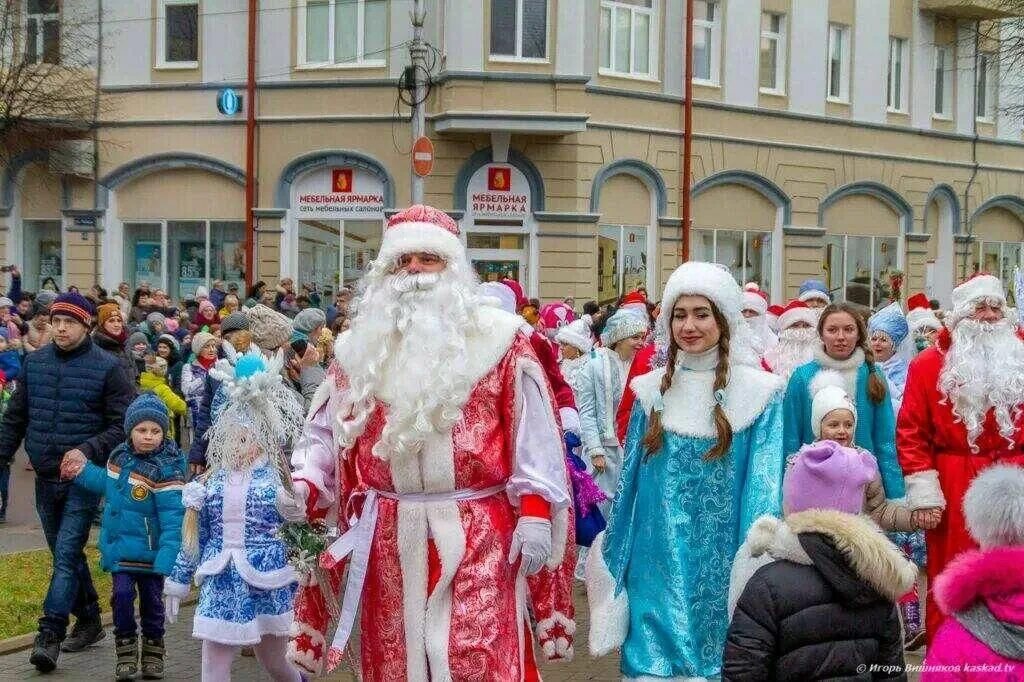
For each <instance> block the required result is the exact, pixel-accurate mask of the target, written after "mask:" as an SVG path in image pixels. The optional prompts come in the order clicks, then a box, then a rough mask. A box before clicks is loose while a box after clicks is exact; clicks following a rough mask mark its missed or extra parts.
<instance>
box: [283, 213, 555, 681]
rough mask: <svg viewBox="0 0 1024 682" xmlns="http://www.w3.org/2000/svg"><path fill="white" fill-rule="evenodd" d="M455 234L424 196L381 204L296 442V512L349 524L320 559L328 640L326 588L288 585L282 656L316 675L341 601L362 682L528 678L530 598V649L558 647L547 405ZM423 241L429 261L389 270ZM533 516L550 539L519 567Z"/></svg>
mask: <svg viewBox="0 0 1024 682" xmlns="http://www.w3.org/2000/svg"><path fill="white" fill-rule="evenodd" d="M438 228H440V229H438ZM456 234H457V227H455V225H454V223H453V222H452V221H451V220H450V219H447V216H445V215H444V214H442V213H440V212H439V211H436V210H435V209H429V208H427V207H413V208H412V209H409V211H407V212H403V213H402V214H399V215H397V216H395V218H392V220H391V222H390V223H389V227H388V229H387V230H386V231H385V238H384V241H383V243H382V246H381V253H380V255H379V256H378V259H377V260H376V261H375V262H374V264H373V265H372V266H371V268H370V271H369V272H368V274H367V276H366V277H367V281H366V282H365V283H364V284H365V288H364V291H363V293H362V294H361V296H360V298H359V300H358V302H357V311H358V313H357V315H356V317H355V318H354V320H353V323H352V329H351V332H350V333H348V334H347V335H345V336H342V337H341V338H340V339H339V341H338V343H337V347H336V354H335V357H336V360H335V362H334V363H333V364H332V366H331V368H330V371H329V373H328V380H327V382H325V384H324V386H323V387H321V390H320V392H319V393H318V394H317V396H316V397H315V398H314V401H313V406H312V409H311V413H310V417H309V420H308V423H307V428H306V432H305V435H304V437H303V439H302V440H301V441H300V443H299V444H298V447H297V448H296V450H295V455H294V457H293V465H294V466H295V468H296V471H295V472H294V474H293V478H294V480H296V481H297V482H298V481H301V482H304V483H305V484H306V485H308V486H309V489H310V495H309V499H308V509H309V510H310V512H311V514H313V515H323V514H325V513H326V512H327V511H328V510H329V509H330V508H331V507H335V508H336V509H337V510H338V518H339V525H341V530H342V531H347V532H346V533H345V534H344V535H343V536H342V539H341V540H339V541H338V544H336V545H335V546H334V548H333V549H332V550H331V551H329V552H327V553H325V555H324V556H323V557H322V560H321V565H323V566H325V567H327V568H328V574H329V576H330V577H329V579H330V580H331V582H332V586H333V587H334V588H335V589H337V590H338V591H339V592H341V593H342V594H343V598H342V604H341V617H340V622H339V633H341V634H339V635H336V636H335V637H334V640H333V642H331V641H328V640H327V638H326V637H327V629H328V626H329V620H330V617H329V614H328V612H327V608H326V603H325V600H324V595H323V592H322V588H323V587H324V586H322V585H315V584H314V585H309V586H306V587H303V588H302V589H300V592H299V594H298V596H297V598H296V605H295V614H296V623H295V627H294V630H293V638H292V644H291V648H290V652H289V658H290V660H292V661H293V662H294V663H296V664H297V665H299V666H300V667H302V668H304V669H305V670H307V671H309V672H311V673H314V674H315V673H318V672H319V671H320V670H321V668H322V667H323V666H324V664H325V663H326V666H327V668H328V669H331V668H333V667H334V666H336V665H337V664H338V663H339V662H340V660H341V659H342V657H343V655H344V653H345V644H346V640H347V636H346V635H347V634H348V629H349V628H351V627H354V621H355V620H356V619H357V611H358V612H359V613H358V621H359V630H360V633H359V652H358V654H357V656H356V659H357V660H356V661H353V663H354V664H356V665H358V666H359V667H360V668H361V672H362V675H363V678H364V679H366V680H368V681H369V680H389V681H390V680H414V681H416V680H423V681H426V680H442V679H450V680H469V679H488V680H531V679H539V676H538V673H537V670H536V665H535V662H534V657H533V637H532V635H533V633H532V632H531V628H530V625H529V613H528V608H529V609H532V612H533V614H534V617H535V618H536V620H537V625H536V634H537V637H538V639H539V640H540V644H541V650H542V651H543V652H544V654H545V655H546V656H547V657H548V658H559V657H566V658H567V657H570V656H571V655H572V635H573V633H574V630H575V623H574V620H573V607H572V592H571V579H572V569H573V567H574V565H575V552H574V546H573V544H572V540H571V538H572V537H573V531H572V529H571V527H569V526H570V523H569V521H570V520H571V518H572V515H571V514H570V513H568V512H569V509H570V504H571V500H570V496H569V487H568V480H567V474H566V470H565V463H564V453H563V448H562V440H561V432H560V429H559V424H558V417H557V408H556V406H555V402H554V398H553V396H552V392H551V388H550V386H549V384H548V381H547V379H546V377H545V373H544V370H543V368H542V367H541V364H540V362H539V361H538V359H537V356H536V354H535V352H534V350H533V348H532V347H531V344H530V339H529V338H528V337H527V336H526V335H525V334H524V333H523V332H522V330H521V327H522V319H521V318H519V317H517V316H515V315H510V314H508V313H505V312H504V311H501V310H498V309H496V308H493V307H489V306H484V305H480V304H479V302H478V301H477V299H476V295H475V292H474V291H473V289H474V288H475V287H474V283H473V279H472V275H471V270H470V268H469V265H468V263H467V261H466V258H465V251H464V249H463V247H462V246H461V244H460V243H459V241H458V239H457V237H455V235H456ZM424 251H425V252H430V253H436V254H438V255H441V256H442V257H443V258H444V259H445V261H446V264H447V267H446V268H445V270H444V272H442V273H438V274H436V276H426V277H424V276H422V275H415V276H411V277H406V276H405V275H403V272H402V271H399V272H398V273H395V272H393V263H394V262H395V260H396V259H397V256H398V255H401V254H402V253H410V252H424ZM360 306H361V307H360ZM378 306H383V307H384V308H385V310H381V311H376V310H375V308H376V307H378ZM366 311H370V312H369V314H365V315H364V314H363V313H365V312H366ZM374 312H377V313H379V314H374ZM427 312H433V313H435V314H425V313H427ZM389 325H393V326H389ZM416 325H424V326H423V327H422V328H416ZM432 325H433V326H432ZM375 337H379V339H380V343H377V344H374V343H367V341H368V340H372V339H373V338H375ZM431 401H433V402H431ZM424 405H426V407H424ZM433 408H436V409H433ZM545 519H550V520H551V523H550V525H549V526H547V528H548V530H546V531H545V532H546V533H547V534H548V535H547V537H548V539H549V540H550V546H551V551H550V554H549V555H548V557H547V562H546V565H545V567H544V568H543V569H542V570H540V571H539V572H537V573H536V574H534V575H532V576H529V577H527V576H526V575H524V571H523V570H521V562H520V560H519V559H516V558H515V549H514V544H515V543H516V542H517V541H518V540H517V538H519V537H521V536H520V528H521V527H522V526H524V525H526V526H529V525H533V526H534V527H535V528H536V527H538V526H539V527H541V528H544V527H545V524H546V521H545ZM510 556H512V557H513V560H512V561H510ZM526 562H527V552H526V549H525V544H524V549H523V558H522V563H523V564H524V565H525V563H526ZM346 568H347V569H348V571H347V574H345V573H344V571H345V569H346ZM359 601H361V605H360V604H359V603H358V602H359ZM357 607H359V608H357Z"/></svg>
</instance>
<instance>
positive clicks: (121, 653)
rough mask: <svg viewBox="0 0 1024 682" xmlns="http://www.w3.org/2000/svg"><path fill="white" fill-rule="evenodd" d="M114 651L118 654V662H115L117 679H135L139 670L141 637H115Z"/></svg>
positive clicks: (115, 677)
mask: <svg viewBox="0 0 1024 682" xmlns="http://www.w3.org/2000/svg"><path fill="white" fill-rule="evenodd" d="M114 653H115V654H117V662H116V663H114V679H115V680H134V679H135V674H136V673H137V672H139V638H138V637H136V636H135V635H132V636H131V637H115V638H114Z"/></svg>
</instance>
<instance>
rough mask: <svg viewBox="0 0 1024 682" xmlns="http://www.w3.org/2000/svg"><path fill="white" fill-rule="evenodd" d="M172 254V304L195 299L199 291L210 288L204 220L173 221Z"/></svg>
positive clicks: (169, 232) (170, 229)
mask: <svg viewBox="0 0 1024 682" xmlns="http://www.w3.org/2000/svg"><path fill="white" fill-rule="evenodd" d="M167 240H168V246H169V247H170V248H169V251H170V271H169V272H168V276H169V280H170V281H168V285H169V291H168V292H167V293H168V295H169V296H170V297H171V300H173V301H178V300H182V299H186V298H192V297H193V296H195V295H196V289H197V288H198V287H200V286H206V285H207V284H208V282H207V279H206V272H207V269H206V266H207V262H208V260H209V251H208V245H207V243H206V222H205V221H203V220H170V221H168V222H167Z"/></svg>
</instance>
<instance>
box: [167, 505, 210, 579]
mask: <svg viewBox="0 0 1024 682" xmlns="http://www.w3.org/2000/svg"><path fill="white" fill-rule="evenodd" d="M208 525H209V514H208V513H207V511H206V507H203V508H202V509H200V510H199V547H198V548H197V550H196V553H195V556H193V555H191V554H190V553H189V552H187V551H185V548H184V547H182V548H181V549H179V550H178V557H177V559H175V561H174V566H173V568H171V572H170V573H169V574H168V575H167V582H166V584H165V587H164V592H166V593H168V594H177V596H187V595H188V591H189V589H190V588H191V585H192V579H193V578H194V577H195V574H196V568H198V567H199V558H200V557H201V556H203V546H204V545H205V544H206V542H207V539H208V537H209V533H208V531H207V528H208ZM181 592H184V594H181Z"/></svg>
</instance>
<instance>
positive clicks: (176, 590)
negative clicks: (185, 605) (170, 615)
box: [164, 579, 191, 599]
mask: <svg viewBox="0 0 1024 682" xmlns="http://www.w3.org/2000/svg"><path fill="white" fill-rule="evenodd" d="M190 591H191V588H190V587H189V586H188V585H182V584H181V583H176V582H174V581H173V580H169V579H168V580H165V581H164V594H166V595H169V596H171V597H178V598H179V599H185V598H186V597H188V594H189V592H190Z"/></svg>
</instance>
